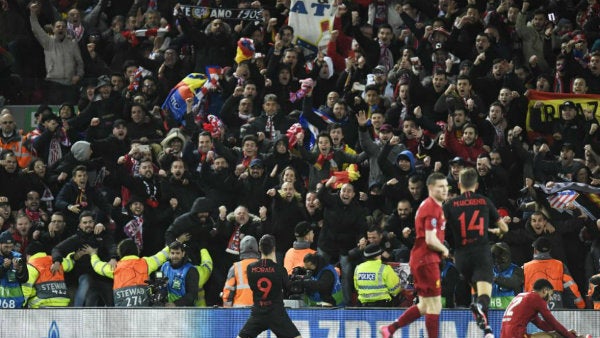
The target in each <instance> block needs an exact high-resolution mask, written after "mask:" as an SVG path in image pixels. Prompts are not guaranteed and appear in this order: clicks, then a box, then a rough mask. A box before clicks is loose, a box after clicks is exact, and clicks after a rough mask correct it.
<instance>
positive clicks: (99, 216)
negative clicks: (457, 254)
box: [0, 0, 600, 308]
mask: <svg viewBox="0 0 600 338" xmlns="http://www.w3.org/2000/svg"><path fill="white" fill-rule="evenodd" d="M178 2H180V3H181V4H182V5H198V4H199V5H200V6H207V7H212V8H254V9H262V15H263V18H264V20H262V21H239V20H232V19H226V18H208V19H203V20H196V19H192V18H191V17H189V16H186V15H185V14H184V13H185V12H184V11H183V10H181V7H180V6H179V5H177V3H178ZM0 4H1V7H0V95H1V98H2V102H0V109H1V111H0V128H1V130H2V135H1V136H0V148H2V152H1V154H0V225H1V229H2V231H3V232H4V233H3V234H2V235H0V249H2V250H1V252H0V255H2V256H3V258H5V260H4V265H3V267H2V268H1V269H0V274H1V275H2V276H4V274H9V273H10V271H11V270H10V266H11V262H14V261H10V260H8V259H7V257H9V256H10V257H13V255H12V254H11V249H12V251H13V252H15V253H20V254H22V255H28V256H30V257H34V258H39V257H40V256H43V255H44V253H45V254H47V255H49V256H51V260H49V261H48V262H47V263H44V264H47V266H51V267H52V271H53V273H54V272H55V271H59V270H61V269H62V270H61V271H63V270H64V271H65V272H64V278H65V279H66V281H67V286H68V293H67V294H68V296H69V297H71V298H72V299H73V304H75V305H76V306H85V305H91V306H95V305H112V304H113V299H112V291H111V290H112V288H113V280H112V279H110V278H114V283H115V285H116V283H117V281H118V280H120V278H117V273H116V271H118V270H115V271H114V272H115V273H114V276H113V271H112V270H110V269H109V270H110V271H109V272H106V271H107V270H105V268H106V267H98V266H97V265H98V264H102V262H103V261H104V262H106V263H107V264H109V265H111V267H112V269H113V270H114V267H115V266H117V265H116V264H117V261H118V260H120V259H123V257H131V256H136V248H137V251H138V252H137V255H139V256H140V257H141V256H144V257H145V258H147V259H146V261H148V263H147V267H148V269H149V270H152V271H154V270H157V269H159V265H157V263H152V264H151V263H150V261H152V259H150V258H149V257H154V258H153V259H154V260H155V261H156V262H159V261H160V263H161V264H162V263H164V262H165V261H166V260H167V258H170V264H171V265H173V266H179V265H180V264H181V257H179V258H177V255H181V252H182V250H183V252H184V254H185V255H186V256H187V259H189V260H190V262H191V265H193V266H197V267H198V271H199V276H198V275H195V276H194V277H193V278H192V277H190V279H189V280H188V279H186V280H185V282H183V281H181V283H183V284H185V283H187V284H188V286H189V284H190V283H195V284H198V285H199V290H195V292H196V291H198V294H201V296H200V297H201V298H202V297H204V299H201V300H200V299H198V298H196V297H192V298H195V299H184V300H185V302H184V301H179V302H178V300H177V297H175V298H173V299H169V302H168V303H167V304H171V305H173V304H175V305H191V304H194V303H196V304H201V305H208V306H212V305H223V302H225V304H226V305H227V304H231V301H232V297H233V296H232V295H231V294H230V291H231V289H227V286H228V285H229V286H231V284H230V278H231V277H232V274H234V273H237V272H236V271H234V270H233V268H232V270H230V267H232V265H233V264H234V263H235V262H238V261H240V260H241V259H246V258H249V257H253V258H255V256H256V257H258V251H257V249H256V248H255V249H254V250H253V251H252V252H254V254H249V251H244V250H249V249H248V248H251V247H255V246H256V240H258V239H259V238H260V237H261V236H262V235H264V234H272V235H274V236H275V238H276V241H277V242H276V256H277V261H278V262H280V264H283V262H284V256H285V255H286V252H288V250H289V249H292V248H296V249H298V250H301V249H308V248H312V249H313V250H315V251H316V252H317V253H318V258H315V257H312V256H311V258H310V259H311V264H310V266H312V267H315V266H316V267H321V266H326V265H328V264H329V263H332V264H337V265H338V267H339V269H340V271H341V273H340V276H339V279H340V283H341V291H340V289H339V288H338V290H337V291H340V292H341V293H342V294H343V300H344V303H345V304H348V305H352V304H354V305H357V304H359V302H358V300H357V299H356V297H355V296H353V293H354V283H353V275H354V267H355V266H357V265H358V264H360V263H362V262H364V261H365V260H366V259H365V257H367V258H369V259H372V258H373V257H376V256H378V255H381V257H380V258H381V259H382V260H383V261H384V262H408V260H409V252H410V249H411V248H412V246H413V244H414V240H415V239H414V237H415V234H414V220H415V213H416V211H417V209H418V207H419V205H420V203H421V202H422V201H423V200H424V199H425V198H426V197H427V187H426V185H425V182H426V179H427V177H428V175H430V174H431V173H434V172H440V173H443V174H444V175H446V176H447V180H448V182H449V185H450V193H449V195H450V196H455V195H457V194H458V193H459V190H458V186H457V181H458V175H459V172H460V171H461V170H462V169H463V168H466V167H474V168H476V170H477V174H478V181H479V183H478V188H477V192H478V193H480V194H482V195H485V196H487V197H488V198H489V199H490V200H491V201H492V202H493V203H494V205H495V207H496V208H498V210H499V213H500V215H501V217H502V219H503V221H504V222H505V223H506V224H508V227H509V231H508V232H507V233H502V232H498V231H494V230H493V229H491V230H490V234H489V238H490V242H491V243H492V244H495V245H494V246H493V249H492V253H493V254H494V259H495V262H496V261H498V265H497V266H498V267H502V266H505V267H506V266H508V265H510V266H511V267H512V266H513V265H514V266H517V267H520V266H523V265H525V264H526V263H527V262H530V261H532V259H534V258H535V259H548V258H550V257H551V258H554V259H556V260H558V261H560V262H562V263H564V266H563V268H564V272H565V274H566V275H570V276H572V278H571V279H570V282H568V281H565V282H564V290H565V295H564V298H563V299H562V301H563V302H562V306H564V307H566V308H582V307H584V306H587V307H589V308H592V307H597V308H600V289H595V288H594V287H595V286H596V285H597V284H598V280H599V279H600V278H599V277H598V274H600V240H599V238H600V222H597V221H596V217H598V216H600V212H598V210H600V206H599V205H598V204H596V203H597V202H596V201H597V200H598V196H599V195H597V193H600V190H599V188H598V186H599V185H600V143H598V142H599V136H600V133H599V132H598V125H599V123H598V120H597V116H598V114H599V113H598V112H597V111H596V110H595V109H596V107H597V102H598V99H599V98H600V96H597V97H594V96H587V99H586V102H588V101H589V102H592V103H589V104H588V103H581V102H580V101H577V100H576V99H575V98H581V97H586V96H581V94H600V35H599V34H600V4H599V3H598V1H597V0H580V1H578V2H577V1H567V0H556V1H542V0H531V1H525V2H523V1H521V0H501V1H498V0H496V1H494V0H491V1H482V0H468V1H467V0H438V1H415V0H357V1H353V2H341V1H340V2H339V3H336V4H335V5H336V7H337V10H336V16H335V21H334V26H333V31H332V32H331V39H330V41H329V42H328V43H327V45H326V46H323V48H322V49H321V51H320V52H319V53H317V54H316V55H314V56H311V57H310V58H309V57H306V56H305V54H304V53H303V52H302V51H301V50H300V47H299V46H298V45H295V44H294V41H295V34H297V32H298V29H299V28H298V27H295V28H293V27H291V26H289V25H287V19H288V15H289V12H290V1H285V0H283V1H280V0H277V1H274V0H266V1H254V2H250V1H246V0H240V1H229V0H227V1H220V0H219V1H199V2H197V1H185V0H182V1H174V0H121V1H108V0H85V1H72V0H67V1H50V0H40V1H37V2H31V3H29V2H28V1H21V0H0ZM207 67H208V68H211V67H212V68H216V69H217V73H218V74H219V75H218V79H217V80H214V81H212V82H211V80H208V81H207V83H208V82H211V83H212V86H210V88H209V89H208V90H206V91H205V92H204V96H203V97H202V99H201V100H197V99H196V100H194V97H191V98H188V99H187V100H185V105H186V107H185V113H184V114H182V115H177V114H175V113H174V112H172V111H169V110H168V109H163V108H162V106H163V102H165V100H166V99H167V98H168V97H169V93H170V91H171V89H172V88H173V87H175V85H177V84H178V83H179V82H180V81H181V80H182V79H184V78H185V77H186V76H187V75H188V74H190V73H192V72H196V73H205V74H206V73H207ZM530 91H537V92H546V93H552V94H556V93H562V94H573V95H574V96H573V97H574V99H570V98H569V97H568V95H567V96H560V100H561V102H560V104H559V105H557V107H558V109H557V111H556V112H555V111H554V110H552V109H550V108H552V107H551V106H550V105H549V104H548V105H547V102H545V101H543V100H530V98H529V97H530V95H529V92H530ZM575 95H579V96H575ZM4 104H6V105H8V104H16V105H19V104H27V105H31V104H35V105H38V104H39V108H38V110H37V112H36V114H35V118H36V122H37V127H36V128H35V129H34V130H32V131H30V132H22V131H21V130H20V129H19V127H23V126H17V125H16V124H15V118H14V116H13V114H12V113H11V110H10V109H9V108H6V107H3V105H4ZM51 106H59V108H58V109H57V110H55V109H53V108H52V107H51ZM309 127H310V128H309ZM332 177H333V178H332ZM570 183H578V184H577V185H574V184H570ZM561 186H567V187H570V189H575V190H577V199H575V198H574V195H573V198H572V199H569V202H565V203H563V204H559V205H557V204H556V202H555V200H553V199H551V198H550V199H549V198H548V197H552V196H554V195H552V193H555V192H556V191H558V190H557V189H558V188H557V187H561ZM573 187H576V188H573ZM553 189H554V190H553ZM567 197H569V196H567ZM557 206H558V208H557ZM299 223H301V224H302V225H301V226H300V227H299V229H301V232H300V233H298V228H297V227H296V225H297V224H299ZM307 224H309V225H310V226H307ZM471 225H474V224H470V225H469V226H471ZM311 231H312V232H313V234H314V236H313V235H310V236H307V235H308V234H309V232H311ZM246 236H253V237H254V238H256V240H255V243H254V244H252V243H250V241H247V242H248V243H246V245H244V247H243V248H242V246H243V245H242V243H244V241H242V239H243V238H244V237H246ZM313 237H314V238H313ZM540 237H543V238H545V239H547V241H546V240H544V241H542V242H543V243H542V242H539V241H538V239H539V238H540ZM124 239H131V240H132V241H133V243H135V246H131V243H129V246H128V247H127V246H125V245H123V247H119V252H120V253H119V254H118V253H117V247H116V243H119V242H120V241H122V240H124ZM174 242H185V246H181V245H179V246H178V245H173V243H174ZM447 242H448V243H452V240H451V239H448V240H447ZM534 242H535V243H536V246H535V255H534V248H533V247H532V244H533V243H534ZM369 244H377V245H379V246H380V248H381V250H377V249H376V248H373V247H371V248H370V249H369V250H367V253H366V254H365V253H364V251H365V248H366V247H367V246H368V245H369ZM5 246H8V247H5ZM165 246H171V253H168V251H165ZM182 248H183V249H182ZM173 252H176V254H175V257H174V255H173ZM302 252H303V254H302V255H304V254H306V253H308V252H310V251H302ZM36 255H37V256H36ZM17 256H18V255H16V256H15V257H17ZM242 256H243V257H242ZM7 261H8V262H7ZM38 261H39V259H38ZM36 262H37V261H36ZM297 262H301V260H300V261H298V260H297ZM15 263H17V262H15ZM61 263H62V264H61ZM36 264H41V263H36ZM443 264H450V265H449V266H450V267H451V265H452V262H451V259H450V260H445V261H444V262H443ZM60 266H62V268H61V267H60ZM185 266H187V265H185V264H184V267H185ZM561 266H562V265H561ZM200 267H202V268H200ZM286 268H288V267H286ZM292 268H293V266H292ZM28 269H29V267H28ZM173 269H174V268H173V267H171V268H167V269H166V273H167V274H169V273H171V276H172V272H169V271H172V270H173ZM188 269H189V268H188ZM29 270H30V272H29V282H26V281H27V278H25V277H27V276H23V270H20V271H18V273H17V276H16V277H15V275H14V273H13V275H12V277H11V278H12V280H11V281H10V282H8V283H9V284H10V283H14V282H15V279H16V280H18V281H19V283H21V284H22V285H24V286H23V290H26V288H27V287H29V289H28V291H26V292H25V295H26V296H28V295H29V296H30V295H31V290H30V289H31V288H32V284H31V275H32V272H33V270H31V269H29ZM211 270H212V272H211ZM513 270H514V269H513ZM513 270H511V271H513ZM97 271H104V272H102V273H101V272H98V273H96V272H97ZM186 271H187V270H186ZM328 271H329V270H328ZM331 271H334V270H331ZM443 271H445V272H447V271H448V270H447V269H443ZM149 272H151V271H149ZM445 272H444V275H443V283H444V284H443V285H444V288H445V291H444V296H445V301H446V303H445V304H446V306H464V307H467V306H469V303H470V294H469V291H468V290H465V288H461V287H460V285H461V280H460V276H458V274H457V273H454V274H453V273H451V272H450V273H445ZM288 273H291V269H289V268H288ZM61 274H62V272H61ZM525 274H527V268H525ZM36 275H37V274H36ZM41 276H42V277H43V278H50V279H51V278H52V277H51V276H49V275H47V274H42V275H41ZM510 277H511V275H506V276H505V275H501V274H499V275H498V276H497V280H495V283H497V284H498V285H499V286H496V285H495V287H496V288H499V289H502V290H505V292H506V289H509V290H510V292H513V291H514V294H515V295H516V294H517V293H518V292H520V291H522V290H523V285H525V286H526V287H527V282H528V278H527V276H525V278H524V280H523V278H521V282H520V283H518V284H517V285H514V284H511V283H507V282H506V280H507V279H510ZM3 278H4V277H3ZM7 278H8V277H7ZM336 278H338V276H336ZM450 279H452V280H450ZM34 281H35V280H34ZM190 281H191V282H190ZM336 281H337V279H336ZM511 281H513V280H512V279H511ZM530 281H531V283H533V282H534V281H535V280H534V279H530ZM226 282H227V284H226ZM28 283H29V284H28ZM462 284H465V285H466V283H465V282H464V281H463V282H462ZM559 284H560V285H561V287H562V286H563V283H559ZM450 285H451V286H450ZM457 285H458V286H457ZM573 285H575V287H573ZM314 287H315V288H317V287H318V286H314ZM224 288H225V289H224ZM238 288H239V285H238ZM240 290H241V289H240ZM240 290H238V291H239V292H241V291H240ZM555 290H556V286H555ZM560 290H562V288H561V289H560ZM221 291H224V294H225V295H224V296H223V298H222V297H221V295H220V294H221ZM567 291H572V292H567ZM588 291H589V292H588ZM65 292H66V291H65ZM38 293H39V291H38ZM93 293H99V294H104V295H106V294H108V295H109V297H104V298H102V297H100V300H97V299H96V300H92V297H90V294H93ZM397 293H398V290H394V291H393V295H394V296H395V294H397ZM588 294H589V297H587V298H589V301H588V302H587V304H584V303H585V302H584V301H583V300H582V298H586V297H585V296H586V295H588ZM63 296H64V294H63ZM179 296H181V295H179ZM338 296H340V295H338ZM405 296H406V295H405ZM65 297H66V296H65ZM115 297H116V296H115ZM63 298H64V297H63ZM96 298H98V297H96ZM333 298H336V300H338V301H339V299H340V297H333ZM333 298H332V299H333ZM250 299H251V298H250ZM115 302H117V299H116V298H115ZM68 303H69V302H68V301H66V303H65V301H64V299H63V300H62V301H61V302H60V304H62V305H66V304H68ZM503 304H504V306H506V305H507V304H508V302H505V303H503ZM29 305H33V304H32V302H29ZM499 307H501V305H499Z"/></svg>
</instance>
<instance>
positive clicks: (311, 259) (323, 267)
mask: <svg viewBox="0 0 600 338" xmlns="http://www.w3.org/2000/svg"><path fill="white" fill-rule="evenodd" d="M304 268H305V269H306V274H305V275H302V274H298V273H292V277H291V279H292V289H295V290H300V289H301V290H303V292H304V295H305V297H304V300H305V302H306V305H307V306H342V305H343V295H342V283H341V282H340V276H339V274H338V273H337V271H336V270H335V268H334V267H333V265H331V264H328V263H327V262H326V261H325V259H324V258H323V257H321V256H319V255H318V254H316V253H313V254H307V255H306V256H304ZM297 271H298V269H296V271H295V272H297Z"/></svg>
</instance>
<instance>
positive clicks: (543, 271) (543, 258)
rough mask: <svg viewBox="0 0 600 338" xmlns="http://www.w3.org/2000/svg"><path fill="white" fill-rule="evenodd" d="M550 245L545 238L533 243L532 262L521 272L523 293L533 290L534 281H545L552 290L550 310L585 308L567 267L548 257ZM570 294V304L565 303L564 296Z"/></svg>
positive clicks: (549, 302)
mask: <svg viewBox="0 0 600 338" xmlns="http://www.w3.org/2000/svg"><path fill="white" fill-rule="evenodd" d="M551 246H552V243H551V242H550V240H549V239H548V238H546V237H539V238H538V239H537V240H536V241H535V242H533V260H531V261H529V262H527V263H525V265H524V266H523V271H524V272H525V286H524V291H525V292H529V291H531V290H533V284H534V283H535V281H536V280H538V279H540V278H543V279H547V280H548V281H549V282H550V284H552V287H553V289H554V293H553V294H552V299H550V300H549V301H548V307H549V308H550V309H560V308H575V307H576V308H578V309H584V308H585V301H584V300H583V298H582V297H581V293H579V288H578V287H577V284H576V283H575V281H574V280H573V277H571V274H570V273H569V269H567V266H566V265H565V264H564V263H563V262H561V261H559V260H557V259H553V258H552V257H551V256H550V250H551V249H552V248H551ZM567 292H570V293H571V295H569V296H571V297H572V298H571V299H572V303H571V302H568V303H567V302H565V295H566V293H567Z"/></svg>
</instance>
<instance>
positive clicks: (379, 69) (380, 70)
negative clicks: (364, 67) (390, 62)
mask: <svg viewBox="0 0 600 338" xmlns="http://www.w3.org/2000/svg"><path fill="white" fill-rule="evenodd" d="M385 73H387V68H386V67H385V66H384V65H379V66H377V67H375V68H373V74H385Z"/></svg>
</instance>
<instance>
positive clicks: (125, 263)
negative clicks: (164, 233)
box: [91, 247, 169, 307]
mask: <svg viewBox="0 0 600 338" xmlns="http://www.w3.org/2000/svg"><path fill="white" fill-rule="evenodd" d="M168 258H169V247H164V248H163V249H162V250H161V251H159V252H158V253H157V254H156V255H154V256H151V257H141V258H140V257H138V256H136V255H129V256H125V257H123V258H121V259H120V260H119V261H118V262H117V267H116V269H115V270H114V271H113V269H112V267H111V266H110V265H109V264H108V263H107V262H103V261H101V260H100V257H98V255H96V254H94V255H92V259H91V264H92V267H93V268H94V271H96V273H97V274H99V275H101V276H105V277H108V278H113V279H114V283H113V298H114V300H115V306H124V307H132V306H149V305H150V303H149V298H148V293H147V285H146V283H145V282H144V281H145V280H147V279H148V275H150V274H151V273H152V272H154V271H156V270H158V268H159V267H160V266H161V265H162V264H163V263H164V262H166V261H167V259H168Z"/></svg>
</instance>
